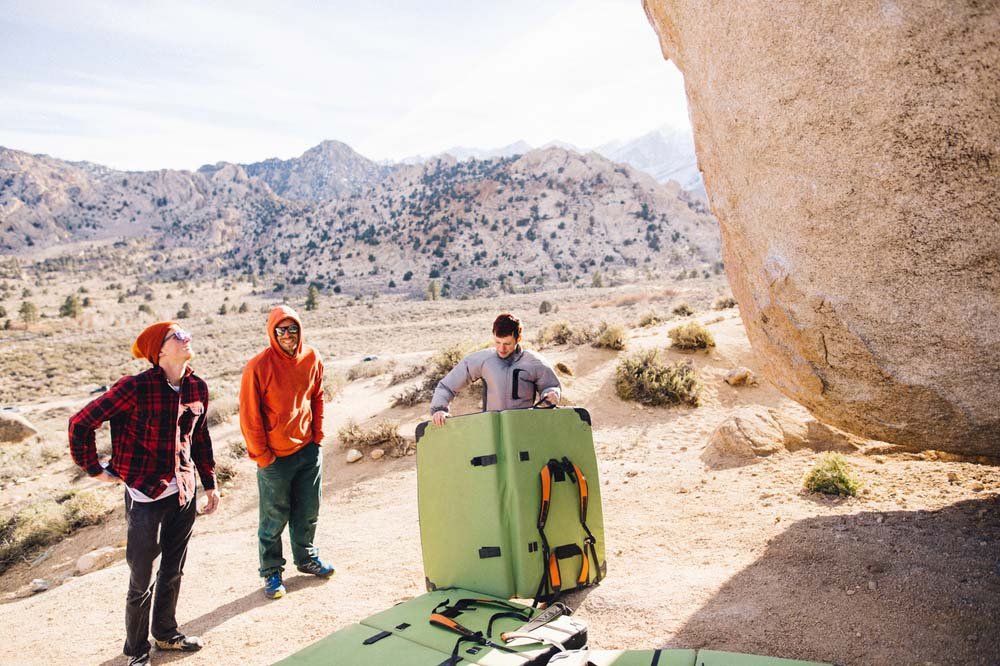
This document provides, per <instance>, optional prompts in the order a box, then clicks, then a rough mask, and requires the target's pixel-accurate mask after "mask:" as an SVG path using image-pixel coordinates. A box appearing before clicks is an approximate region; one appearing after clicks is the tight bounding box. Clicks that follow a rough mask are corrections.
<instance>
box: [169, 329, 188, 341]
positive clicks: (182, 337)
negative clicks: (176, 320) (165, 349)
mask: <svg viewBox="0 0 1000 666" xmlns="http://www.w3.org/2000/svg"><path fill="white" fill-rule="evenodd" d="M171 338H177V342H180V343H181V344H183V343H185V342H191V334H190V333H188V332H187V331H185V330H184V329H181V328H178V329H177V330H176V331H174V332H173V333H171V334H170V335H168V336H167V337H166V338H164V339H163V344H167V343H168V342H170V339H171Z"/></svg>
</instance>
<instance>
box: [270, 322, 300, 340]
mask: <svg viewBox="0 0 1000 666" xmlns="http://www.w3.org/2000/svg"><path fill="white" fill-rule="evenodd" d="M298 332H299V327H298V326H296V325H295V324H289V325H288V326H275V327H274V337H276V338H280V337H281V336H283V335H284V334H285V333H288V334H289V335H297V334H298Z"/></svg>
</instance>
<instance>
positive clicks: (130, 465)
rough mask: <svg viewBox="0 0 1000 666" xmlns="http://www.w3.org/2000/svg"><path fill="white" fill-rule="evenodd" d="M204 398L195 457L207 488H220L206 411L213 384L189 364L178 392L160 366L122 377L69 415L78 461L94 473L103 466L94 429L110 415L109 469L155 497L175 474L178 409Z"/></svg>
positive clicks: (73, 450)
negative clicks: (209, 389) (216, 486)
mask: <svg viewBox="0 0 1000 666" xmlns="http://www.w3.org/2000/svg"><path fill="white" fill-rule="evenodd" d="M193 402H201V404H202V405H204V408H205V411H204V412H203V413H202V414H201V416H200V417H199V418H198V422H197V423H195V424H194V430H193V432H192V435H191V458H192V460H194V463H195V466H196V467H197V469H198V475H199V476H200V477H201V484H202V486H204V487H205V489H206V490H208V489H212V488H215V458H214V456H213V454H212V438H211V437H210V436H209V434H208V425H207V424H206V422H205V415H206V414H207V412H208V385H207V384H206V383H205V381H204V380H203V379H201V378H200V377H198V376H197V375H195V374H194V373H193V372H192V371H191V369H190V368H188V369H187V372H186V373H185V374H184V377H183V378H182V379H181V391H180V395H178V394H177V393H176V392H175V391H174V390H173V389H172V388H170V386H169V385H168V384H167V378H166V375H165V374H164V372H163V369H162V368H160V367H159V366H156V367H153V368H150V369H149V370H146V371H145V372H142V373H139V374H138V375H133V376H129V377H122V378H121V379H119V380H118V382H116V383H115V385H114V386H112V387H111V388H110V389H108V390H107V392H105V393H104V394H103V395H102V396H100V397H99V398H96V399H95V400H93V401H92V402H90V403H89V404H88V405H87V406H86V407H84V408H83V409H81V410H80V411H79V413H77V414H76V415H75V416H73V417H72V418H71V419H70V420H69V451H70V454H71V455H72V456H73V462H75V463H76V464H77V465H79V466H80V467H82V468H83V469H85V470H86V471H87V473H88V474H90V475H91V476H96V475H98V474H100V473H101V470H102V469H103V468H102V467H101V464H100V462H99V461H98V458H97V444H96V438H95V433H96V431H97V429H98V428H100V427H101V424H102V423H104V422H105V421H111V462H110V469H109V471H110V472H112V473H113V474H116V475H117V476H119V477H120V478H121V479H122V480H123V481H125V483H126V484H128V485H129V487H131V488H135V489H136V490H138V491H140V492H142V493H143V494H145V495H147V496H149V497H152V498H156V497H158V496H159V495H160V493H162V492H163V490H164V489H165V488H166V487H167V485H168V484H169V483H170V479H171V478H173V476H174V457H175V455H176V447H177V411H178V409H179V408H180V404H181V403H184V404H190V403H193Z"/></svg>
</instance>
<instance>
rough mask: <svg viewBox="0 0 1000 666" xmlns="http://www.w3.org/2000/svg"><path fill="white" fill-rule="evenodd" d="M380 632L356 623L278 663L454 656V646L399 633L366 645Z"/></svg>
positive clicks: (295, 665) (358, 665) (419, 663)
mask: <svg viewBox="0 0 1000 666" xmlns="http://www.w3.org/2000/svg"><path fill="white" fill-rule="evenodd" d="M378 633H379V632H378V630H376V629H372V628H371V627H366V626H363V625H360V624H353V625H350V626H348V627H345V628H343V629H341V630H340V631H337V632H334V633H332V634H330V635H329V636H327V637H326V638H323V639H320V640H319V641H317V642H315V643H313V644H312V645H310V646H309V647H307V648H305V649H303V650H300V651H299V652H296V653H295V654H293V655H291V656H290V657H287V658H285V659H282V660H281V661H279V662H277V663H276V664H275V666H330V664H336V665H337V666H373V664H392V665H393V666H440V665H441V664H443V663H444V662H445V660H447V659H448V658H449V657H450V656H451V648H448V654H444V653H443V652H437V651H435V650H431V649H430V648H426V647H424V646H422V645H417V644H415V643H412V642H410V641H408V640H406V639H405V638H400V637H398V636H387V637H385V638H382V639H381V640H378V641H376V642H374V643H372V644H371V645H365V644H364V642H365V640H367V639H369V638H371V637H372V636H374V635H376V634H378Z"/></svg>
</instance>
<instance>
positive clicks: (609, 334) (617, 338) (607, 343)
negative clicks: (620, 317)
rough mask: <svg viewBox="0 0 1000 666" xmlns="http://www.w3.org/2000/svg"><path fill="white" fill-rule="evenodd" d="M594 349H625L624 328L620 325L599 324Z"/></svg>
mask: <svg viewBox="0 0 1000 666" xmlns="http://www.w3.org/2000/svg"><path fill="white" fill-rule="evenodd" d="M594 346H595V347H606V348H608V349H616V350H622V349H625V327H624V326H622V325H621V324H608V323H606V322H601V326H600V328H598V329H597V335H596V339H595V340H594Z"/></svg>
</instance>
